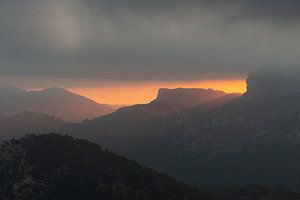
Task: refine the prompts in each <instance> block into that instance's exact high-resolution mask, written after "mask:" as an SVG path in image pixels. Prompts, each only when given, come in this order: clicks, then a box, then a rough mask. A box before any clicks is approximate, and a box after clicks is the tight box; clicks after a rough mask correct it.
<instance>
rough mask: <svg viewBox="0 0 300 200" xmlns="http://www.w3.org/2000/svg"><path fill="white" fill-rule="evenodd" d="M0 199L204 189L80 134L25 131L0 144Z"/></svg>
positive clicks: (170, 199) (146, 199)
mask: <svg viewBox="0 0 300 200" xmlns="http://www.w3.org/2000/svg"><path fill="white" fill-rule="evenodd" d="M0 177H1V178H0V199H6V200H37V199H43V200H48V199H49V200H50V199H51V200H54V199H55V200H68V199H70V200H71V199H72V200H74V199H85V200H87V199H102V200H123V199H124V200H125V199H126V200H135V199H136V200H176V199H177V200H194V199H195V200H204V199H208V198H207V195H206V194H203V193H200V192H199V191H198V190H197V189H195V188H191V187H189V186H186V185H184V184H182V183H179V182H177V181H176V180H175V179H172V178H169V177H168V176H166V175H163V174H159V173H157V172H156V171H154V170H152V169H148V168H143V167H142V166H140V165H138V164H137V163H135V162H134V161H130V160H127V159H126V158H125V157H120V156H117V155H116V154H115V153H113V152H111V151H108V150H102V149H101V147H100V146H99V145H96V144H92V143H90V142H88V141H86V140H80V139H73V138H72V137H70V136H61V135H57V134H49V135H39V136H37V135H27V136H25V137H23V138H21V139H19V140H11V141H10V142H5V143H3V144H2V146H1V148H0Z"/></svg>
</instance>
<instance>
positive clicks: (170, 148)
mask: <svg viewBox="0 0 300 200" xmlns="http://www.w3.org/2000/svg"><path fill="white" fill-rule="evenodd" d="M298 74H299V73H298V72H295V73H292V75H291V74H290V73H282V72H278V73H276V72H272V73H269V72H258V73H254V74H252V75H250V76H249V78H248V80H247V82H248V91H247V92H246V93H245V94H244V95H243V96H241V97H236V96H234V97H232V95H229V96H228V95H226V96H221V97H218V98H216V99H213V100H209V101H205V102H200V103H199V104H197V105H193V106H192V107H185V108H184V109H181V108H180V106H176V107H175V108H176V109H175V111H174V109H173V108H172V106H170V105H173V102H172V101H169V102H170V105H168V103H166V102H168V101H161V100H159V98H158V100H155V101H153V102H152V103H150V104H147V105H136V106H132V107H127V108H124V109H120V110H119V111H117V112H115V113H113V114H110V115H107V116H104V117H100V118H97V119H94V120H91V121H87V122H85V123H82V124H78V125H75V126H71V127H69V128H66V129H64V130H63V132H66V133H71V132H72V133H73V132H74V133H75V135H76V136H77V137H84V138H88V139H90V140H92V141H95V142H97V143H99V144H103V145H105V146H107V147H110V148H112V149H113V150H116V151H117V152H119V153H121V154H124V155H127V156H128V157H129V158H131V159H134V160H137V161H139V162H141V163H142V164H145V165H147V166H150V167H153V168H155V169H158V170H160V171H163V172H165V173H167V174H169V175H171V176H174V177H176V178H178V179H180V180H182V181H185V182H187V183H192V184H196V185H198V186H201V187H211V188H218V187H219V188H223V187H229V186H233V185H243V184H258V185H274V186H278V185H283V186H285V187H289V188H292V189H295V190H300V171H299V168H300V144H299V143H300V135H299V134H300V103H299V102H300V86H299V79H298V77H299V76H298ZM176 92H177V91H176ZM159 96H160V95H159ZM173 96H176V95H173ZM174 99H175V101H176V98H171V100H174ZM187 99H188V98H187ZM162 102H163V103H162ZM170 107H171V108H172V109H170ZM76 131H77V132H76ZM82 133H84V134H82Z"/></svg>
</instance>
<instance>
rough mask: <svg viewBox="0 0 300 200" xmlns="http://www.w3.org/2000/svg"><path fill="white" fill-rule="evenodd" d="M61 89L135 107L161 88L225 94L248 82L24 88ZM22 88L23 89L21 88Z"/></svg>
mask: <svg viewBox="0 0 300 200" xmlns="http://www.w3.org/2000/svg"><path fill="white" fill-rule="evenodd" d="M51 87H60V88H63V89H66V90H68V91H70V92H72V93H75V94H78V95H81V96H84V97H86V98H89V99H91V100H93V101H95V102H97V103H100V104H108V105H134V104H145V103H149V102H151V101H152V100H154V99H155V98H156V96H157V93H158V90H159V89H160V88H168V89H176V88H203V89H214V90H220V91H223V92H225V93H240V94H242V93H244V92H246V80H245V79H236V80H206V81H195V82H146V83H139V85H134V84H128V83H127V84H126V85H107V86H104V87H63V86H62V87H61V86H58V85H55V86H48V87H43V88H23V89H26V90H27V91H40V90H43V89H46V88H51ZM20 88H21V87H20Z"/></svg>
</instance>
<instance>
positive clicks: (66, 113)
mask: <svg viewBox="0 0 300 200" xmlns="http://www.w3.org/2000/svg"><path fill="white" fill-rule="evenodd" d="M0 99H1V101H0V115H1V116H3V117H12V116H14V115H16V114H19V113H22V112H24V111H30V112H36V113H44V114H48V115H52V116H55V117H56V118H60V119H62V120H63V121H67V122H80V121H81V120H84V119H86V118H94V117H99V116H102V115H105V114H108V113H111V112H113V111H114V110H115V109H114V108H113V107H111V106H109V105H104V104H98V103H96V102H94V101H92V100H90V99H88V98H85V97H83V96H80V95H77V94H74V93H71V92H69V91H67V90H64V89H61V88H57V87H53V88H47V89H44V90H41V91H26V90H23V89H19V88H14V87H9V86H0Z"/></svg>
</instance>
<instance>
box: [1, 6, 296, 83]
mask: <svg viewBox="0 0 300 200" xmlns="http://www.w3.org/2000/svg"><path fill="white" fill-rule="evenodd" d="M299 9H300V2H299V1H296V0H286V1H278V0H277V1H276V0H275V1H274V0H273V1H271V0H240V1H238V0H227V1H224V0H222V1H221V0H197V1H196V0H185V1H182V0H172V1H170V0H152V1H146V0H26V1H18V0H10V1H6V0H0V27H1V28H0V77H1V78H7V77H11V78H23V79H26V78H28V79H30V80H32V79H37V78H39V79H41V78H45V79H99V80H100V79H111V80H147V81H157V80H158V81H162V80H167V81H178V80H201V79H209V78H235V77H240V76H243V75H246V74H247V73H248V72H250V71H252V70H253V69H256V68H285V67H289V66H293V67H295V66H300V56H299V55H300V31H299V30H300V12H299Z"/></svg>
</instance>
